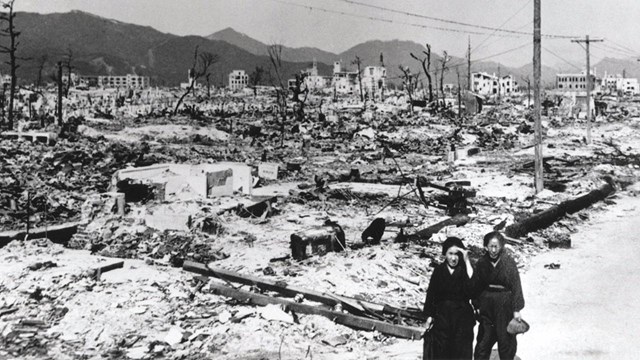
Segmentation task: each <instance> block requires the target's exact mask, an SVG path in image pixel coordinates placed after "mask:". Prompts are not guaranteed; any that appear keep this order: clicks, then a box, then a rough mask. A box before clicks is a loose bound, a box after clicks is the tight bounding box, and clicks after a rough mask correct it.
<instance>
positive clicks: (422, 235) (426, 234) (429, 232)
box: [396, 214, 470, 243]
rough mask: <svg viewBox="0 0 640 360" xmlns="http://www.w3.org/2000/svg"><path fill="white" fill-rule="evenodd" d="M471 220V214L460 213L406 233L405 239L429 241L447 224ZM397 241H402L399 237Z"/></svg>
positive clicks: (459, 224)
mask: <svg viewBox="0 0 640 360" xmlns="http://www.w3.org/2000/svg"><path fill="white" fill-rule="evenodd" d="M469 220H470V218H469V216H467V215H465V214H458V215H456V216H454V217H451V218H449V219H446V220H443V221H440V222H439V223H437V224H434V225H431V226H429V227H428V228H426V229H422V230H419V231H417V232H415V233H413V234H404V235H403V238H404V239H405V240H404V241H412V242H418V243H420V242H424V241H427V240H429V239H430V238H431V236H433V234H436V233H438V232H439V231H440V230H442V229H444V228H445V227H447V226H452V225H455V226H463V225H465V224H466V223H468V222H469ZM396 242H400V241H399V239H398V238H396Z"/></svg>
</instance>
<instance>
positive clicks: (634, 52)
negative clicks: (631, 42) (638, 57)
mask: <svg viewBox="0 0 640 360" xmlns="http://www.w3.org/2000/svg"><path fill="white" fill-rule="evenodd" d="M606 40H607V41H608V42H610V43H612V44H614V45H616V46H618V47H620V48H621V49H625V50H627V51H630V52H632V53H633V54H638V52H637V51H635V50H632V49H629V48H628V47H626V46H624V45H620V44H618V43H617V42H615V41H613V40H611V39H606Z"/></svg>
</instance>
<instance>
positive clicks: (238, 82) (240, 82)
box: [229, 70, 249, 91]
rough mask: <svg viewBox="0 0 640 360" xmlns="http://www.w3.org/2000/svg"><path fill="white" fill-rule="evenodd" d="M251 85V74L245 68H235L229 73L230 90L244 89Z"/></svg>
mask: <svg viewBox="0 0 640 360" xmlns="http://www.w3.org/2000/svg"><path fill="white" fill-rule="evenodd" d="M247 86H249V75H247V73H246V72H245V71H244V70H233V71H232V72H231V73H230V74H229V90H233V91H235V90H242V89H244V88H246V87H247Z"/></svg>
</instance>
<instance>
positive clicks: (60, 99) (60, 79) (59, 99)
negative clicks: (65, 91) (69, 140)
mask: <svg viewBox="0 0 640 360" xmlns="http://www.w3.org/2000/svg"><path fill="white" fill-rule="evenodd" d="M57 110H58V111H57V114H56V115H57V118H58V126H62V62H60V61H58V108H57Z"/></svg>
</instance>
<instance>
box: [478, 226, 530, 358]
mask: <svg viewBox="0 0 640 360" xmlns="http://www.w3.org/2000/svg"><path fill="white" fill-rule="evenodd" d="M504 245H505V238H504V237H503V236H502V234H500V233H499V232H497V231H494V232H490V233H488V234H487V235H485V237H484V247H485V250H486V253H485V255H484V256H483V257H482V258H480V259H479V260H478V262H477V263H476V276H477V280H478V284H477V285H478V287H479V289H480V290H481V292H480V295H479V296H478V298H477V299H476V300H474V305H476V308H477V309H478V310H479V315H480V327H479V328H478V338H477V343H476V349H475V353H474V359H477V360H483V359H486V360H488V359H489V358H490V357H491V349H492V348H493V345H494V344H495V343H496V341H497V342H498V353H499V355H500V359H501V360H507V359H509V360H511V359H513V358H514V357H515V356H516V349H517V342H516V336H515V334H510V333H509V332H508V331H507V326H508V325H509V322H510V321H511V320H512V319H515V320H517V321H522V316H521V315H520V311H521V310H522V308H524V297H523V296H522V286H521V285H520V274H519V273H518V267H517V266H516V262H515V261H514V260H513V258H512V257H511V256H510V255H509V254H508V253H506V252H505V251H504Z"/></svg>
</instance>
